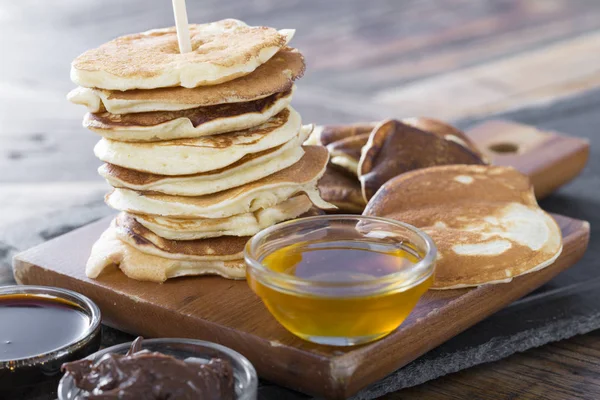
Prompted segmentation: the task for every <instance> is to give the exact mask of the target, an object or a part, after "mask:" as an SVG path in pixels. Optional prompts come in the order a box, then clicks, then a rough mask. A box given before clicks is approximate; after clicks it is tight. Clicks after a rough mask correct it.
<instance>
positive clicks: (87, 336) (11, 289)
mask: <svg viewBox="0 0 600 400" xmlns="http://www.w3.org/2000/svg"><path fill="white" fill-rule="evenodd" d="M11 294H30V295H34V296H39V297H42V298H43V297H48V296H52V297H55V298H60V299H63V300H67V301H70V302H72V303H73V302H74V301H73V300H72V299H71V298H74V299H76V300H77V302H79V303H77V302H75V303H76V304H77V305H78V306H80V307H81V308H83V309H84V311H85V312H86V314H87V315H88V316H89V318H90V322H89V325H88V327H87V328H86V330H85V331H84V332H83V333H82V334H81V336H80V337H78V338H77V339H75V340H73V341H71V342H69V343H67V344H65V345H63V346H61V347H59V348H57V349H54V350H52V351H49V352H47V353H42V354H38V355H35V356H29V357H23V358H17V359H14V360H4V361H2V360H0V369H1V368H4V367H7V366H8V367H11V366H12V367H17V368H18V367H20V366H23V365H37V364H42V363H45V362H48V361H51V360H54V359H57V358H60V357H61V356H62V355H63V354H64V353H66V352H69V351H70V350H74V349H77V348H79V347H81V346H83V345H84V344H86V343H87V342H89V341H90V340H91V339H92V338H93V337H94V334H95V332H97V331H99V329H100V323H101V322H102V313H101V312H100V308H99V307H98V306H97V305H96V303H94V302H93V301H92V300H90V298H89V297H87V296H84V295H83V294H81V293H78V292H75V291H73V290H69V289H63V288H58V287H53V286H39V285H9V286H2V287H0V297H2V296H5V295H11ZM69 297H71V298H69Z"/></svg>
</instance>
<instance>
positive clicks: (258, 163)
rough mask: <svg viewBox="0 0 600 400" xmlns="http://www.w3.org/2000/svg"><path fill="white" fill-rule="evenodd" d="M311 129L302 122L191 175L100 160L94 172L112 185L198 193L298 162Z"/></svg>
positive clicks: (254, 178) (241, 182)
mask: <svg viewBox="0 0 600 400" xmlns="http://www.w3.org/2000/svg"><path fill="white" fill-rule="evenodd" d="M311 130H312V126H310V125H308V126H304V127H303V128H302V129H301V130H300V132H299V133H298V136H296V137H295V138H293V139H292V140H290V141H289V142H287V143H284V144H282V145H280V146H278V147H274V148H272V149H267V150H264V151H261V152H258V153H253V154H248V155H246V156H244V157H242V158H241V159H240V160H239V161H237V162H235V163H233V164H231V165H228V166H227V167H224V168H221V169H219V170H215V171H209V172H203V173H199V174H193V175H180V176H168V175H155V174H150V173H147V172H139V171H135V170H132V169H127V168H123V167H119V166H117V165H113V164H104V165H102V166H101V167H100V168H99V169H98V172H99V173H100V175H101V176H102V177H104V178H105V179H106V181H107V182H108V183H109V184H110V185H111V186H113V187H116V188H126V189H132V190H138V191H145V192H157V193H164V194H172V195H178V196H202V195H205V194H210V193H216V192H220V191H223V190H227V189H231V188H233V187H238V186H241V185H245V184H246V183H250V182H254V181H257V180H259V179H261V178H264V177H265V176H269V175H271V174H274V173H275V172H277V171H281V170H282V169H285V168H287V167H290V166H292V165H293V164H295V163H296V162H298V161H299V160H300V159H301V158H302V156H303V155H304V150H303V148H302V147H301V146H300V144H301V143H302V142H303V141H304V139H305V138H306V136H308V134H309V133H310V131H311Z"/></svg>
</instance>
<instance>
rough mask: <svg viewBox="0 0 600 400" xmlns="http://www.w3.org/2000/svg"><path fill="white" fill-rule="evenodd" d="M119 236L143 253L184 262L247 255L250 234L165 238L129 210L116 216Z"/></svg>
mask: <svg viewBox="0 0 600 400" xmlns="http://www.w3.org/2000/svg"><path fill="white" fill-rule="evenodd" d="M115 231H116V234H117V238H119V239H120V240H122V241H123V242H125V243H127V244H129V245H130V246H132V247H134V248H136V249H138V250H139V251H141V252H142V253H146V254H150V255H155V256H158V257H162V258H170V259H174V260H183V261H214V260H217V261H218V260H222V261H231V260H239V259H241V258H243V257H244V254H243V253H244V246H245V245H246V243H247V242H248V239H250V238H249V237H247V236H241V237H240V236H221V237H214V238H205V239H197V240H169V239H165V238H162V237H160V236H158V235H157V234H155V233H154V232H152V231H151V230H149V229H147V228H146V227H144V226H143V225H142V224H140V223H139V222H137V221H136V220H135V218H134V217H133V216H132V215H130V214H127V213H120V214H119V215H118V216H117V218H115Z"/></svg>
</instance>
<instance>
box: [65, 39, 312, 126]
mask: <svg viewBox="0 0 600 400" xmlns="http://www.w3.org/2000/svg"><path fill="white" fill-rule="evenodd" d="M304 69H305V64H304V57H302V54H300V53H299V52H298V51H297V50H296V49H292V48H284V49H282V50H281V51H280V52H278V53H277V54H275V55H274V56H273V57H272V58H271V59H270V60H269V61H267V62H266V63H264V64H263V65H261V66H260V67H258V68H257V69H256V70H255V71H254V72H252V73H251V74H249V75H246V76H243V77H241V78H237V79H234V80H232V81H228V82H224V83H221V84H218V85H212V86H199V87H197V88H194V89H187V88H182V87H179V86H176V87H168V88H160V89H152V90H127V91H113V90H103V89H93V88H84V87H78V88H76V89H73V90H72V91H71V92H70V93H69V94H68V96H67V98H68V99H69V101H71V102H72V103H75V104H81V105H83V106H86V107H87V109H88V111H89V112H92V113H97V112H104V111H108V112H110V113H113V114H129V113H139V112H149V111H178V110H187V109H190V108H197V107H206V106H212V105H216V104H227V103H243V102H249V101H254V100H258V99H262V98H265V97H268V96H271V95H273V94H275V93H281V92H287V91H288V90H290V89H291V88H292V85H293V83H294V81H295V80H296V79H299V78H301V77H302V75H303V74H304Z"/></svg>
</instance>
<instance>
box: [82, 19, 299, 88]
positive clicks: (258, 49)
mask: <svg viewBox="0 0 600 400" xmlns="http://www.w3.org/2000/svg"><path fill="white" fill-rule="evenodd" d="M189 30H190V40H191V44H192V51H191V52H189V53H185V54H181V53H180V52H179V46H178V42H177V31H176V29H175V27H171V28H165V29H155V30H151V31H147V32H142V33H135V34H132V35H126V36H121V37H119V38H117V39H114V40H111V41H110V42H108V43H105V44H103V45H101V46H100V47H98V48H95V49H91V50H88V51H86V52H85V53H83V54H81V55H80V56H79V57H77V58H76V59H75V60H74V61H73V63H72V64H71V80H72V81H73V82H75V83H76V84H78V85H80V86H84V87H93V88H101V89H109V90H131V89H154V88H160V87H169V86H183V87H186V88H194V87H197V86H201V85H215V84H217V83H222V82H227V81H230V80H232V79H235V78H237V77H240V76H244V75H247V74H249V73H251V72H252V71H254V70H255V69H256V68H257V67H258V66H260V65H261V64H264V63H265V62H266V61H268V60H269V59H270V58H271V57H273V56H274V55H275V53H277V52H278V51H279V50H280V49H281V48H282V47H284V46H285V45H286V44H287V42H288V41H289V40H290V39H291V36H293V33H294V32H293V31H291V30H285V31H279V32H278V31H276V30H275V29H273V28H267V27H252V26H248V25H246V24H245V23H244V22H242V21H238V20H235V19H224V20H221V21H217V22H211V23H208V24H201V25H195V24H190V25H189Z"/></svg>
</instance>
